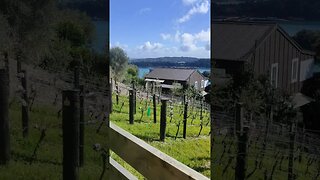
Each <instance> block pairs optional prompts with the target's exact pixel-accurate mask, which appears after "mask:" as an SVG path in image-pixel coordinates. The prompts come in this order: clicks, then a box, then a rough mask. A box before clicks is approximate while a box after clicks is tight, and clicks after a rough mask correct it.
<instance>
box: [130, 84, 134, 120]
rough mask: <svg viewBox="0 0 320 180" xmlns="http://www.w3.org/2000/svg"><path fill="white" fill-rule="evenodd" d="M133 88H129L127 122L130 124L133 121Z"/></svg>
mask: <svg viewBox="0 0 320 180" xmlns="http://www.w3.org/2000/svg"><path fill="white" fill-rule="evenodd" d="M133 91H134V90H133V89H130V90H129V123H130V124H133V122H134V110H133V109H134V104H133V103H134V102H133V101H134V98H133V96H134V92H133Z"/></svg>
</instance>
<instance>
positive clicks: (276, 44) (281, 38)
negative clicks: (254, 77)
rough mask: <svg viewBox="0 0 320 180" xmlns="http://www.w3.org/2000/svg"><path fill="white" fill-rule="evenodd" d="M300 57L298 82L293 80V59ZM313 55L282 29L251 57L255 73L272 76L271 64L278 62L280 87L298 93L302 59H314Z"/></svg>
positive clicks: (271, 35) (262, 44) (260, 46)
mask: <svg viewBox="0 0 320 180" xmlns="http://www.w3.org/2000/svg"><path fill="white" fill-rule="evenodd" d="M295 58H298V76H297V78H298V79H297V82H292V78H291V75H292V60H293V59H295ZM312 58H313V57H312V55H308V54H304V53H302V52H301V51H300V50H299V49H298V48H297V47H295V46H294V44H293V43H292V42H290V40H289V39H288V38H287V37H286V36H285V35H284V34H283V33H282V32H281V31H280V30H275V31H273V32H272V33H271V34H270V35H269V36H267V37H266V38H265V39H264V41H263V42H262V43H261V44H260V45H259V46H258V47H257V48H256V51H255V53H254V54H253V56H252V57H251V63H252V65H253V67H254V72H255V74H265V75H267V76H268V77H271V66H272V64H273V63H278V87H279V88H281V89H283V90H285V91H287V92H288V93H291V94H292V93H296V92H299V91H300V89H301V84H302V82H300V67H301V61H306V60H308V59H312Z"/></svg>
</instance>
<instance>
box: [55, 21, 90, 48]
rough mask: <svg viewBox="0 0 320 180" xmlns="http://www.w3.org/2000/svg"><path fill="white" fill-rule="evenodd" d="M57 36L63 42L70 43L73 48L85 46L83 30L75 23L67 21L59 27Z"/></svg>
mask: <svg viewBox="0 0 320 180" xmlns="http://www.w3.org/2000/svg"><path fill="white" fill-rule="evenodd" d="M56 31H57V35H58V38H59V40H61V41H69V42H70V43H71V46H76V47H77V46H83V45H84V44H85V34H84V31H83V29H81V28H80V26H79V25H78V24H76V23H74V22H70V21H66V22H61V23H59V24H58V25H57V30H56Z"/></svg>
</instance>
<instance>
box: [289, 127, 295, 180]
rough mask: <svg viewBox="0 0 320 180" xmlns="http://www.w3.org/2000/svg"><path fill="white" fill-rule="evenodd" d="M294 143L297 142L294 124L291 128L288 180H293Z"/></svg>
mask: <svg viewBox="0 0 320 180" xmlns="http://www.w3.org/2000/svg"><path fill="white" fill-rule="evenodd" d="M294 141H295V131H294V123H293V122H292V123H291V127H290V150H289V165H288V180H293V179H294V175H293V161H294V155H293V153H294Z"/></svg>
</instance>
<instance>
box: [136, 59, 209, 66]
mask: <svg viewBox="0 0 320 180" xmlns="http://www.w3.org/2000/svg"><path fill="white" fill-rule="evenodd" d="M130 63H132V64H134V65H137V66H139V67H202V68H210V59H197V58H191V57H161V58H147V59H135V60H132V61H131V62H130Z"/></svg>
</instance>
